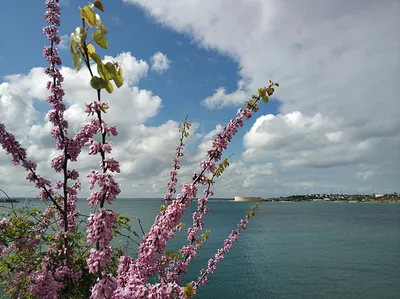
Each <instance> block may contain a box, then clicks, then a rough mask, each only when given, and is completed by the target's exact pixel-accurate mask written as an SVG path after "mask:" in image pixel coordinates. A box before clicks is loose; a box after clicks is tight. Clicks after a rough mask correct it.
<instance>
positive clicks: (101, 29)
mask: <svg viewBox="0 0 400 299" xmlns="http://www.w3.org/2000/svg"><path fill="white" fill-rule="evenodd" d="M99 30H100V32H101V33H102V34H104V35H106V34H107V32H108V31H107V28H106V26H104V24H101V25H100V29H99Z"/></svg>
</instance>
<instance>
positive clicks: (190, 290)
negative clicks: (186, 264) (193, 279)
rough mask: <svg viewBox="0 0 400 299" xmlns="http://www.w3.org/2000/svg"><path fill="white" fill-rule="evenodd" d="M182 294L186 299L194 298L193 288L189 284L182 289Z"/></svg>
mask: <svg viewBox="0 0 400 299" xmlns="http://www.w3.org/2000/svg"><path fill="white" fill-rule="evenodd" d="M183 293H184V294H185V296H186V297H188V298H192V297H193V296H194V288H193V286H192V284H191V283H190V282H189V283H188V284H187V285H186V286H185V287H184V288H183Z"/></svg>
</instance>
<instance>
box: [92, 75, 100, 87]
mask: <svg viewBox="0 0 400 299" xmlns="http://www.w3.org/2000/svg"><path fill="white" fill-rule="evenodd" d="M90 86H92V87H93V88H94V89H96V90H99V89H101V82H100V78H99V77H97V76H93V77H92V79H91V80H90Z"/></svg>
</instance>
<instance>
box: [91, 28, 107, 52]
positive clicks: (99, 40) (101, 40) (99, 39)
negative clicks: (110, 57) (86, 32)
mask: <svg viewBox="0 0 400 299" xmlns="http://www.w3.org/2000/svg"><path fill="white" fill-rule="evenodd" d="M92 38H93V40H94V41H95V42H96V44H98V45H99V46H100V47H102V48H103V49H107V48H108V40H107V37H106V36H105V35H104V34H103V33H101V31H100V30H97V31H95V32H93V34H92Z"/></svg>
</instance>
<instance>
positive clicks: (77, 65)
mask: <svg viewBox="0 0 400 299" xmlns="http://www.w3.org/2000/svg"><path fill="white" fill-rule="evenodd" d="M72 58H73V63H74V70H75V71H79V70H80V69H81V67H82V57H81V54H79V53H74V54H73V55H72Z"/></svg>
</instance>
